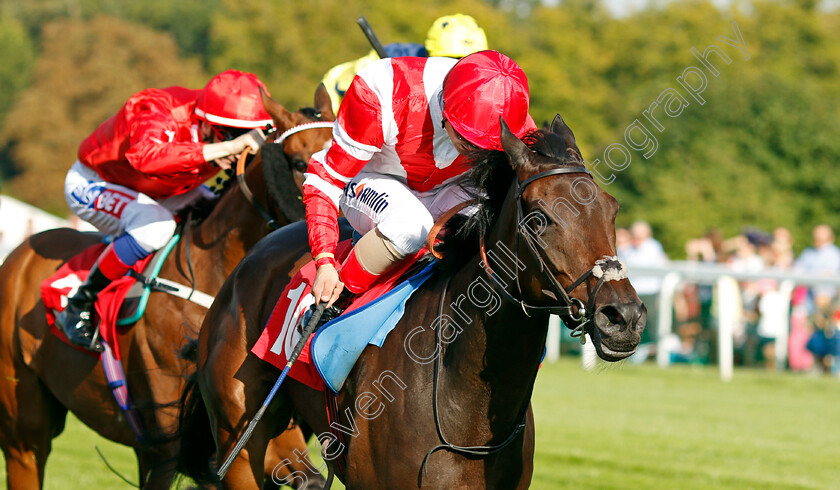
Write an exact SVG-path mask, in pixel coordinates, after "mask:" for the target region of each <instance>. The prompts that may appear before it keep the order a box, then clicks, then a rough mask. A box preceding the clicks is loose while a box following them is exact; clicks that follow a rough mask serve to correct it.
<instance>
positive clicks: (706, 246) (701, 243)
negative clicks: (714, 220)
mask: <svg viewBox="0 0 840 490" xmlns="http://www.w3.org/2000/svg"><path fill="white" fill-rule="evenodd" d="M685 255H686V258H687V260H693V261H700V262H724V261H725V260H726V254H725V253H724V252H723V235H722V234H721V232H720V230H719V229H717V228H710V229H709V230H708V231H707V232H706V234H705V235H703V237H702V238H697V239H694V240H689V241H688V243H686V244H685Z"/></svg>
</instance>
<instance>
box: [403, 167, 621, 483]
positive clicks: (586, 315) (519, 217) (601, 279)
mask: <svg viewBox="0 0 840 490" xmlns="http://www.w3.org/2000/svg"><path fill="white" fill-rule="evenodd" d="M575 173H583V174H587V175H590V176H591V174H590V173H589V171H588V170H587V169H586V167H577V166H576V167H558V168H553V169H550V170H546V171H544V172H540V173H538V174H536V175H534V176H531V177H529V178H527V179H525V180H524V181H521V182H520V181H519V178H518V177H517V180H516V189H515V190H516V193H515V197H514V198H515V199H516V222H517V228H516V242H515V245H514V254H515V260H516V262H517V263H515V264H514V265H513V267H512V268H513V270H514V274H515V275H514V281H515V282H516V289H517V290H518V291H519V296H520V298H521V297H522V288H521V287H520V285H519V267H518V265H517V264H518V262H519V237H520V235H522V236H524V237H525V238H524V240H525V243H527V244H528V248H529V249H530V250H531V254H532V255H533V257H534V259H535V260H536V261H537V262H538V263H539V265H540V273H541V274H542V277H543V278H544V279H545V280H546V281H548V283H549V285H550V286H551V288H552V289H553V290H554V291H555V293H556V296H557V297H558V298H559V299H560V303H561V304H560V305H552V306H534V305H529V304H528V303H526V302H525V300H524V299H517V298H516V297H515V296H514V295H512V294H511V293H509V292H508V291H507V285H505V284H504V283H503V282H502V280H501V279H500V278H499V277H498V276H497V275H496V273H495V272H494V271H493V269H492V268H491V267H490V263H489V261H488V260H487V250H486V247H485V243H484V236H483V235H482V236H481V239H480V240H481V248H480V252H481V260H482V262H481V264H480V265H481V266H482V267H483V268H484V271H485V272H486V273H487V275H488V276H489V277H490V279H491V281H492V284H493V287H494V289H496V291H498V292H499V293H500V294H501V295H502V297H504V298H505V299H506V300H507V301H509V302H511V303H513V304H516V305H519V306H520V307H521V308H522V311H523V312H524V313H525V315H527V316H531V314H532V313H549V314H556V315H560V317H561V318H562V319H563V322H565V323H566V325H567V326H569V327H570V328H572V327H574V328H573V331H572V336H579V337H580V340H581V343H584V342H585V338H586V337H585V336H584V335H583V333H584V329H585V327H586V326H587V325H589V324H590V323H592V322H593V319H594V316H595V296H597V294H598V290H599V289H600V288H601V286H603V284H604V283H605V282H608V281H618V280H621V279H624V278H626V277H627V268H626V267H625V266H624V264H623V263H622V262H621V261H620V260H618V258H617V257H606V256H605V257H604V258H602V259H599V260H596V261H595V265H594V266H593V267H592V268H591V269H589V270H588V271H586V272H584V273H583V274H581V276H580V277H578V278H577V279H576V280H575V281H574V282H573V283H572V284H571V285H569V287H568V288H565V289H564V288H563V286H561V285H560V283H559V282H558V281H557V279H555V278H554V276H553V275H552V274H551V272H550V271H549V269H548V265H547V264H546V263H545V260H543V258H542V255H541V254H540V253H539V250H538V249H537V245H536V244H535V243H534V239H533V237H532V236H531V235H530V234H529V233H528V232H527V231H523V229H524V228H525V225H524V224H523V211H522V194H523V193H524V192H525V189H526V188H527V187H528V185H530V184H531V183H533V182H535V181H537V180H540V179H544V178H546V177H551V176H554V175H565V174H575ZM476 203H477V201H476V200H472V201H466V202H463V203H461V204H459V205H458V206H456V207H454V208H452V209H450V210H449V211H447V212H446V213H444V215H443V216H441V218H439V221H438V223H436V224H435V226H434V227H433V228H432V232H431V233H429V237H428V241H427V247H428V249H429V250H430V251H432V254H433V255H435V257H438V258H441V256H439V255H438V254H437V253H436V252H435V251H434V245H433V242H434V238H435V237H436V236H437V233H438V231H440V229H441V227H442V226H443V224H444V223H445V222H446V221H447V220H448V219H449V218H451V217H452V216H454V215H455V214H456V213H457V212H459V211H461V210H462V209H464V208H466V207H468V206H470V205H473V204H476ZM592 276H594V277H596V278H597V279H598V282H597V283H596V284H595V287H594V288H592V290H591V291H589V299H588V301H587V302H586V304H584V303H583V302H582V301H581V300H579V299H577V298H572V297H571V296H569V294H570V293H571V292H572V291H574V290H575V289H576V288H577V287H578V286H580V285H581V284H582V283H584V282H585V281H586V280H587V279H589V278H590V277H592ZM451 280H452V276H450V277H449V278H448V279H447V281H446V282H445V283H444V288H443V292H442V294H441V299H440V304H439V306H438V317H441V316H442V315H443V308H444V303H445V298H446V291H447V289H448V286H449V283H450V281H451ZM588 287H589V283H588V282H587V288H588ZM441 330H442V329H441V328H439V329H436V333H435V343H436V344H437V345H441ZM442 357H443V355H442V354H439V355H438V356H437V357H436V358H435V362H434V368H433V371H432V413H433V416H434V421H435V430H436V431H437V435H438V438H439V439H440V441H441V444H438V445H436V446H434V447H433V448H431V449H430V450H429V451H428V452H427V453H426V457H425V458H423V463H422V465H421V466H420V469H421V472H420V474H419V475H418V486H419V485H422V479H423V475H427V474H428V469H427V464H428V462H429V458H430V457H431V456H432V454H434V453H435V452H436V451H439V450H442V449H445V450H448V451H451V452H453V453H456V454H460V455H462V456H466V457H472V458H476V457H478V458H483V457H487V456H489V455H491V454H494V453H497V452H499V451H501V450H502V449H504V448H505V447H507V446H508V445H510V444H511V443H512V442H513V441H514V440H515V439H516V438H517V437H518V436H519V434H520V433H521V432H522V431H523V430H524V429H525V426H526V415H527V408H528V404H525V405H524V406H523V408H522V410H521V411H520V413H519V416H518V417H517V420H518V421H519V422H518V423H517V424H516V426H515V427H514V428H513V430H512V431H511V432H510V433H509V434H508V436H507V438H505V439H504V440H503V441H502V442H500V443H498V444H494V445H492V446H491V445H484V446H459V445H457V444H453V443H451V442H449V440H448V439H447V438H446V437H445V435H444V433H443V426H442V425H441V423H440V407H439V403H438V385H439V379H440V371H441V369H442V366H441V364H442V360H441V358H442Z"/></svg>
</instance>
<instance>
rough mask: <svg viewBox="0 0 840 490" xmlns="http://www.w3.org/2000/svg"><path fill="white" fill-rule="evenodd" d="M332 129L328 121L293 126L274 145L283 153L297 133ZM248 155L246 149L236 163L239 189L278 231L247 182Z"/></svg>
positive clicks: (269, 214) (270, 225)
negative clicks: (292, 136) (287, 141)
mask: <svg viewBox="0 0 840 490" xmlns="http://www.w3.org/2000/svg"><path fill="white" fill-rule="evenodd" d="M332 127H333V123H332V122H328V121H312V122H306V123H303V124H298V125H297V126H293V127H291V128H289V129H287V130H286V131H284V132H283V133H282V134H281V135H280V136H278V137H277V138H275V140H274V142H273V144H275V145H281V146H280V149H281V152H282V151H283V146H282V145H283V142H284V141H286V138H288V137H289V136H291V135H293V134H296V133H300V132H301V131H305V130H307V129H319V128H332ZM273 131H274V129H273V128H270V129H269V132H273ZM248 154H249V150H248V149H245V150H244V151H243V152H242V153H241V154H240V155H239V159H238V161H237V163H236V181H237V183H238V184H239V188H240V189H241V190H242V194H244V195H245V199H247V200H248V202H250V203H251V205H252V206H254V209H256V210H257V212H258V213H260V216H262V217H263V219H264V220H265V221H266V224H267V225H268V227H269V228H271V229H272V230H276V229H278V228H280V227H281V225H280V224H278V223H277V219H276V218H275V217H274V216H272V215H271V213H270V212H268V210H267V209H265V207H263V205H262V204H260V203H259V201H257V200H256V199H255V198H254V193H253V192H251V189H250V188H249V187H248V184H247V183H246V182H245V162H246V160H247V159H248Z"/></svg>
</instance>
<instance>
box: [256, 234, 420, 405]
mask: <svg viewBox="0 0 840 490" xmlns="http://www.w3.org/2000/svg"><path fill="white" fill-rule="evenodd" d="M352 246H353V244H352V241H351V240H345V241H343V242H341V243H339V244H338V247H337V248H336V260H338V261H339V262H341V261H343V260H344V258H346V257H347V255H348V254H349V253H350V250H351V249H352ZM426 253H427V251H426V249H423V250H421V251H420V252H418V253H417V254H415V255H414V256H412V257H409V258H407V259H405V260H404V261H403V262H402V263H401V264H400V265H399V266H398V267H396V268H395V269H394V270H392V271H390V272H388V273H386V274H385V275H383V277H381V278H380V279H379V280H378V281H377V282H376V283H374V285H373V286H372V287H371V288H370V289H369V290H368V291H366V292H364V293H363V294H361V295H360V296H359V297H358V298H357V299H356V300H355V301H354V302H353V304H352V305H350V307H349V308H347V310H345V312H344V313H343V314H342V315H341V316H339V317H338V318H335V319H333V320H331V321H330V322H328V323H326V324H324V325H323V326H322V327H321V328H320V329H319V330H318V332H316V334H315V335H313V336H312V337H310V338H309V340H308V341H307V344H306V346H305V347H304V349H303V352H301V354H300V357H298V359H297V361H296V362H295V363H294V365H292V368H291V370H290V371H289V377H291V378H293V379H295V380H297V381H300V382H301V383H303V384H305V385H307V386H309V387H311V388H314V389H316V390H320V391H324V390H325V389H326V388H327V387H329V388H330V390H331V391H333V392H335V393H337V392H338V391H339V390H340V389H341V387H342V385H343V384H344V381H345V380H346V379H347V375H348V374H349V373H350V370H351V369H352V368H353V366H354V364H355V362H356V360H358V358H359V356H360V355H361V354H362V351H363V350H364V349H365V348H366V347H367V346H368V345H376V346H377V347H381V346H382V343H383V342H384V341H385V338H386V337H387V335H388V333H390V332H391V331H392V330H393V329H394V327H395V326H396V324H397V322H398V321H399V320H400V318H402V314H403V311H404V309H405V303H406V301H408V298H409V297H410V296H411V294H412V293H413V292H414V291H416V290H417V289H418V288H419V287H420V285H421V284H423V282H425V281H426V280H427V279H428V278H429V277H431V275H432V273H433V271H434V265H435V262H434V261H433V260H428V261H427V260H426V259H423V260H422V261H421V258H423V257H424V256H425V255H426ZM418 269H419V272H418ZM315 270H316V268H315V263H314V261H310V262H309V263H308V264H306V265H305V266H303V267H302V268H301V269H300V271H298V273H297V274H295V276H294V277H293V278H292V280H291V281H290V282H289V284H288V285H287V286H286V288H285V289H284V290H283V293H282V294H281V295H280V298H279V299H278V301H277V303H276V304H275V306H274V309H273V310H272V312H271V316H270V317H269V319H268V322H267V323H266V326H265V329H263V332H262V334H261V335H260V338H259V340H257V343H256V344H254V347H252V348H251V352H252V353H253V354H254V355H256V356H257V357H258V358H260V359H262V360H264V361H266V362H268V363H270V364H272V365H274V366H276V367H278V368H280V369H282V368H284V367H285V365H286V363H287V362H288V356H290V355H291V353H292V351H293V350H294V348H295V346H296V345H297V343H298V341H299V340H300V336H301V332H300V330H299V329H298V328H297V325H298V323H299V322H300V318H301V316H302V315H303V314H304V313H305V312H306V311H307V310H309V307H310V306H311V305H312V303H314V301H315V298H314V297H313V296H312V295H311V294H309V292H310V289H311V287H312V282H313V281H314V280H315Z"/></svg>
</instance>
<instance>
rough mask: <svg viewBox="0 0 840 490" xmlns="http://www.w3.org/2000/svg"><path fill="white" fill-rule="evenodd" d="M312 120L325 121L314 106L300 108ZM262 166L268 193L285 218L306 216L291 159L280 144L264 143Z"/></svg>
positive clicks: (297, 218) (291, 220)
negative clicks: (290, 164)
mask: <svg viewBox="0 0 840 490" xmlns="http://www.w3.org/2000/svg"><path fill="white" fill-rule="evenodd" d="M298 112H299V113H301V114H303V115H304V116H306V117H307V119H309V120H310V122H316V121H323V116H322V115H321V113H320V112H319V111H318V110H316V109H314V108H312V107H303V108H300V109H298ZM262 167H263V175H264V177H265V185H266V188H267V189H268V194H269V195H270V196H271V198H272V199H274V201H275V202H276V203H277V204H278V207H279V208H280V209H281V211H282V212H283V214H284V216H283V217H284V218H285V219H286V220H287V221H288V222H289V223H292V222H294V221H299V220H302V219H303V218H304V216H305V210H304V207H303V201H301V200H300V197H299V196H300V191H299V190H298V188H297V185H296V184H295V179H294V178H293V177H292V171H291V169H290V167H289V161H288V159H287V158H286V154H285V153H283V147H282V146H279V145H264V146H263V148H262Z"/></svg>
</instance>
